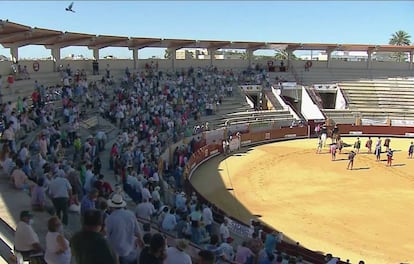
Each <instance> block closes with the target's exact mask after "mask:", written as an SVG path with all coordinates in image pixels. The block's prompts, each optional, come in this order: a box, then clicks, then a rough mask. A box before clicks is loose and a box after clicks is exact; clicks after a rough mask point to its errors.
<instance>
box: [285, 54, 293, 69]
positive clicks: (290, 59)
mask: <svg viewBox="0 0 414 264" xmlns="http://www.w3.org/2000/svg"><path fill="white" fill-rule="evenodd" d="M286 52H287V68H288V71H290V70H289V69H290V63H291V61H292V54H293V50H291V49H286Z"/></svg>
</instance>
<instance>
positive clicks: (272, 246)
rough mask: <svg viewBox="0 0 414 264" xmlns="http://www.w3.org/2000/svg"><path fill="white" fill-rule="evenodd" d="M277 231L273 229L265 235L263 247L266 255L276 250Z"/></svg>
mask: <svg viewBox="0 0 414 264" xmlns="http://www.w3.org/2000/svg"><path fill="white" fill-rule="evenodd" d="M277 240H278V239H277V232H276V231H273V232H272V233H269V234H267V235H266V239H265V243H264V247H265V251H266V254H267V255H270V254H273V251H274V250H276V246H277V242H278V241H277Z"/></svg>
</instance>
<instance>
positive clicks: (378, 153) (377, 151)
mask: <svg viewBox="0 0 414 264" xmlns="http://www.w3.org/2000/svg"><path fill="white" fill-rule="evenodd" d="M375 157H376V159H377V161H381V137H378V139H377V143H376V144H375Z"/></svg>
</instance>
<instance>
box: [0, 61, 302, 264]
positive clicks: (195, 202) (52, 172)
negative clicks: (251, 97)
mask: <svg viewBox="0 0 414 264" xmlns="http://www.w3.org/2000/svg"><path fill="white" fill-rule="evenodd" d="M61 74H62V75H61V77H62V84H61V87H55V88H53V89H47V90H51V91H52V92H47V91H46V89H45V88H44V87H43V86H42V85H39V84H38V83H37V82H35V87H34V91H33V93H32V96H31V103H29V101H28V100H27V99H26V98H23V99H22V100H21V102H19V101H20V99H18V101H17V104H16V106H13V104H12V103H11V102H8V103H7V104H5V105H3V106H2V109H3V111H2V112H3V120H4V124H5V130H4V132H3V137H2V140H3V147H2V152H1V157H0V158H1V159H0V160H1V166H2V168H3V172H4V174H5V175H6V176H7V177H9V178H10V182H11V185H12V186H13V188H15V189H17V190H21V191H25V192H27V193H28V194H30V196H31V207H32V210H33V211H47V212H49V213H50V214H52V215H53V216H52V217H51V218H50V220H49V222H48V231H49V232H48V234H47V236H46V245H45V248H42V246H41V245H40V243H39V238H38V236H37V235H36V232H35V231H34V230H33V228H32V227H31V225H30V220H31V219H32V218H33V214H32V213H31V212H29V211H23V212H22V213H21V215H20V220H21V221H20V222H19V224H18V228H17V230H16V241H15V249H16V251H17V252H19V253H20V254H21V255H22V256H23V258H25V259H28V258H30V256H32V257H33V258H38V257H39V256H38V255H39V254H38V253H41V252H44V259H45V260H46V262H47V263H48V264H52V263H56V264H65V263H70V259H71V257H72V258H73V259H75V260H76V263H78V264H83V263H88V264H93V263H118V262H119V263H121V264H123V263H137V261H138V263H145V264H151V263H191V261H192V260H191V258H190V257H189V256H188V254H187V253H185V249H186V248H187V247H188V245H189V241H191V242H192V243H194V244H195V245H197V246H198V247H200V248H202V249H203V250H201V251H200V253H199V260H198V261H199V262H198V263H224V262H226V261H227V262H232V261H234V262H235V263H261V264H265V263H297V264H299V263H302V262H301V259H300V258H292V257H290V256H287V255H284V254H282V253H281V252H278V251H277V244H278V243H279V242H280V241H281V237H280V234H278V233H269V234H267V235H262V234H261V233H260V230H254V232H252V234H251V237H250V238H247V237H246V238H245V239H244V241H241V243H236V241H235V240H234V238H233V237H232V235H231V232H230V230H229V227H228V222H229V219H228V218H225V219H224V221H223V223H221V224H220V227H219V228H218V230H216V229H214V228H213V226H214V218H213V210H212V207H211V205H210V204H208V203H205V202H202V201H200V200H199V197H197V195H196V194H195V193H192V194H188V193H185V192H184V191H183V183H184V179H183V173H184V168H185V165H186V164H187V162H188V160H189V158H190V157H191V155H192V154H193V153H194V152H195V151H196V150H197V149H198V147H199V146H200V145H202V144H203V140H202V138H201V137H200V136H199V134H198V133H199V132H200V131H202V130H208V129H209V128H208V125H207V124H203V125H200V118H201V116H202V115H210V114H214V113H215V112H218V111H219V109H220V105H221V104H222V102H223V100H224V98H225V97H231V96H233V92H232V87H233V86H234V85H236V84H237V83H239V82H245V80H246V79H248V78H250V77H251V76H253V75H251V73H246V72H244V73H241V74H235V73H233V72H232V71H222V72H221V71H218V70H217V69H216V68H208V69H201V68H197V69H194V68H189V69H188V70H186V71H184V70H183V71H178V72H174V73H166V72H162V71H158V70H157V69H155V67H147V68H146V69H145V71H142V72H133V73H131V72H130V71H129V69H126V70H125V75H124V76H123V77H122V78H121V79H120V81H119V82H117V81H116V80H115V79H114V78H113V77H112V75H111V74H110V69H109V68H107V70H106V74H105V76H103V78H102V80H101V81H98V82H88V81H87V79H86V73H84V72H83V71H79V70H77V71H75V73H74V72H72V70H71V69H70V66H69V65H68V67H67V68H66V70H62V72H61ZM249 76H250V77H249ZM259 76H262V77H258V78H264V79H265V75H260V74H259ZM264 79H260V81H263V80H264ZM47 94H53V95H56V96H59V98H60V99H61V104H62V107H61V108H57V107H56V106H55V104H53V103H46V102H47V101H48V100H50V99H46V98H48V97H47ZM90 113H92V114H97V115H100V116H101V117H102V118H104V119H107V120H108V121H109V122H112V123H113V124H114V126H115V127H116V129H117V131H118V132H117V136H116V140H115V142H114V143H113V144H112V145H111V146H108V142H109V141H111V139H110V138H108V136H107V134H106V133H105V132H104V131H102V130H99V131H97V132H96V133H95V135H89V136H86V137H85V135H81V134H80V129H79V126H80V123H81V122H82V119H83V118H84V117H85V116H87V115H88V114H90ZM24 120H26V121H24ZM194 124H195V125H194ZM39 126H40V127H41V129H40V131H37V132H38V136H37V137H36V139H35V140H34V141H33V142H29V141H26V140H20V141H19V144H17V139H18V138H19V137H20V135H22V134H23V133H22V131H23V130H24V131H26V132H27V131H30V130H35V129H36V128H37V127H39ZM190 136H192V139H191V140H190V141H189V143H188V144H181V145H178V146H177V147H176V148H175V149H174V151H172V153H171V155H172V158H171V160H172V162H171V163H170V162H168V161H164V160H163V159H161V154H162V153H163V151H164V150H165V149H166V147H168V146H169V145H171V144H173V143H175V142H177V141H179V140H180V139H183V138H184V137H190ZM105 152H106V153H109V155H104V154H105ZM103 156H109V158H108V160H101V157H103ZM108 171H109V172H108ZM111 183H112V184H111ZM167 193H175V197H174V200H173V201H172V202H171V201H168V199H167V196H166V195H165V194H167ZM69 212H74V213H79V220H78V221H81V222H82V230H80V231H78V230H76V231H78V232H76V233H75V234H74V235H72V236H71V238H69V237H67V238H65V235H64V234H71V233H67V232H66V233H65V231H69V230H66V229H67V227H68V221H69V218H68V213H69ZM137 219H138V220H139V221H137ZM145 222H147V223H152V224H153V225H155V226H157V228H159V230H160V232H161V233H154V232H150V230H148V228H147V227H146V226H145V225H142V223H145ZM72 231H73V230H72ZM163 234H169V235H171V236H174V237H176V238H177V240H176V241H175V243H174V244H173V245H171V247H168V248H167V249H166V246H167V245H166V239H165V237H164V235H163ZM19 236H22V237H19ZM239 242H240V241H239ZM70 249H71V250H70ZM98 253H99V254H98ZM41 255H42V254H41ZM71 255H72V256H71Z"/></svg>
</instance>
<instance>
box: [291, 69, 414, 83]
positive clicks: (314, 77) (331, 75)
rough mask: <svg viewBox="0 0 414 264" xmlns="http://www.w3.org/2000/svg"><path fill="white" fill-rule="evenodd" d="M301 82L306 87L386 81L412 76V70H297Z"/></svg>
mask: <svg viewBox="0 0 414 264" xmlns="http://www.w3.org/2000/svg"><path fill="white" fill-rule="evenodd" d="M296 72H297V77H298V78H299V79H300V80H299V81H300V82H301V83H302V84H304V85H312V84H315V83H335V82H342V81H355V80H363V79H368V80H372V79H380V78H383V79H386V78H388V77H399V76H410V75H411V76H412V71H410V70H408V69H407V70H405V71H404V70H390V69H367V68H316V67H313V68H311V69H310V71H304V69H296Z"/></svg>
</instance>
